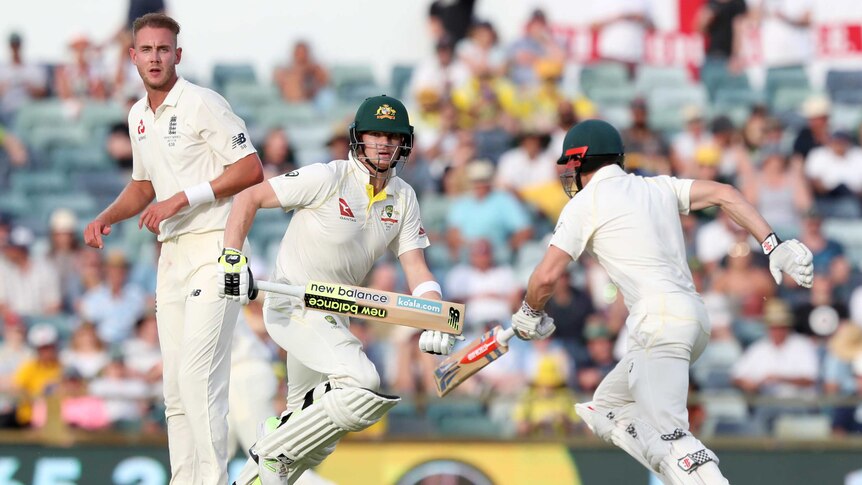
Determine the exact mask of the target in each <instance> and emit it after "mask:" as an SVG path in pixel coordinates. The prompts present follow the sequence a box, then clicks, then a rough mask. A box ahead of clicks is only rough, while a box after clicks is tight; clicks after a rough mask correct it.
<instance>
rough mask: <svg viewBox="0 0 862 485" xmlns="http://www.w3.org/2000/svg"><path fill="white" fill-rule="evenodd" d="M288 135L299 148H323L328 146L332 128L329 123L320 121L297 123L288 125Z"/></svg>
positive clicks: (291, 141)
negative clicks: (305, 123)
mask: <svg viewBox="0 0 862 485" xmlns="http://www.w3.org/2000/svg"><path fill="white" fill-rule="evenodd" d="M287 135H288V138H289V139H290V143H291V144H292V145H293V146H295V147H296V148H297V149H299V150H309V149H311V150H315V149H316V150H321V149H325V148H326V142H327V140H329V137H330V136H331V135H332V129H331V128H330V127H329V126H328V125H327V124H320V123H312V124H307V125H298V124H295V125H291V126H288V128H287Z"/></svg>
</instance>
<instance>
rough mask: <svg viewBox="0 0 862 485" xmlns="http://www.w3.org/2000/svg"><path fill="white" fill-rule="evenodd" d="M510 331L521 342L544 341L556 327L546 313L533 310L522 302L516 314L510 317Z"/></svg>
mask: <svg viewBox="0 0 862 485" xmlns="http://www.w3.org/2000/svg"><path fill="white" fill-rule="evenodd" d="M512 329H513V330H515V335H516V336H517V337H518V338H519V339H521V340H544V339H546V338H548V337H550V336H551V334H552V333H554V330H556V329H557V327H556V325H554V319H553V318H551V317H549V316H548V314H547V313H545V312H539V311H536V310H533V309H532V308H531V307H530V305H528V304H527V302H523V303H521V308H520V310H518V313H515V314H514V315H512Z"/></svg>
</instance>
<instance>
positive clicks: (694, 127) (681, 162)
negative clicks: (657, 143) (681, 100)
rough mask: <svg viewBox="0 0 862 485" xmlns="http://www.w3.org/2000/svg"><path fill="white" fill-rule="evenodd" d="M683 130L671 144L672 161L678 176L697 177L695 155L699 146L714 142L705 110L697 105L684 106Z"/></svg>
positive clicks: (675, 173)
mask: <svg viewBox="0 0 862 485" xmlns="http://www.w3.org/2000/svg"><path fill="white" fill-rule="evenodd" d="M682 117H683V120H684V121H685V127H684V128H683V131H681V132H679V133H677V134H676V135H675V136H674V137H673V140H672V141H671V144H670V161H671V166H672V168H673V174H674V175H675V176H677V177H687V178H696V177H694V176H695V173H696V170H695V162H694V155H695V152H696V151H697V149H698V147H701V146H704V145H711V144H712V134H710V132H709V130H707V129H706V124H705V123H704V121H703V110H702V109H701V108H700V106H697V105H688V106H686V107H685V108H683V111H682Z"/></svg>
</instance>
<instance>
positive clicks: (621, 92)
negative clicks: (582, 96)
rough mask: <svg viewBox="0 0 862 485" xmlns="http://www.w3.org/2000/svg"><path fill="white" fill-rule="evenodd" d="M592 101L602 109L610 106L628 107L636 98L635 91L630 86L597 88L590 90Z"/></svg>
mask: <svg viewBox="0 0 862 485" xmlns="http://www.w3.org/2000/svg"><path fill="white" fill-rule="evenodd" d="M589 98H590V101H592V102H594V103H596V104H597V105H599V107H600V108H604V107H608V106H626V107H628V105H629V103H631V101H632V100H633V99H634V98H635V91H634V89H633V88H632V87H631V86H629V85H619V86H614V85H610V86H595V87H593V88H592V89H590V93H589Z"/></svg>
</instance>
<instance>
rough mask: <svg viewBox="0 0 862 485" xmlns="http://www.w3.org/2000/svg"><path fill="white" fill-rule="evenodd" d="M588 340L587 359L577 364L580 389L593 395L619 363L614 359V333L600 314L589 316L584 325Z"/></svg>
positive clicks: (585, 336)
mask: <svg viewBox="0 0 862 485" xmlns="http://www.w3.org/2000/svg"><path fill="white" fill-rule="evenodd" d="M584 339H585V340H586V342H587V359H586V360H585V361H584V362H581V363H578V365H577V381H578V389H579V390H580V391H581V392H584V393H587V394H590V395H592V394H593V393H594V392H595V390H596V388H598V387H599V383H600V382H602V379H604V378H605V376H606V375H608V373H610V371H611V370H613V368H614V367H616V365H617V361H616V359H614V343H613V335H612V334H611V330H610V328H608V325H607V323H606V322H605V321H604V319H603V318H602V317H601V316H599V315H593V316H592V317H590V318H589V320H588V323H587V325H586V327H584Z"/></svg>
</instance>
